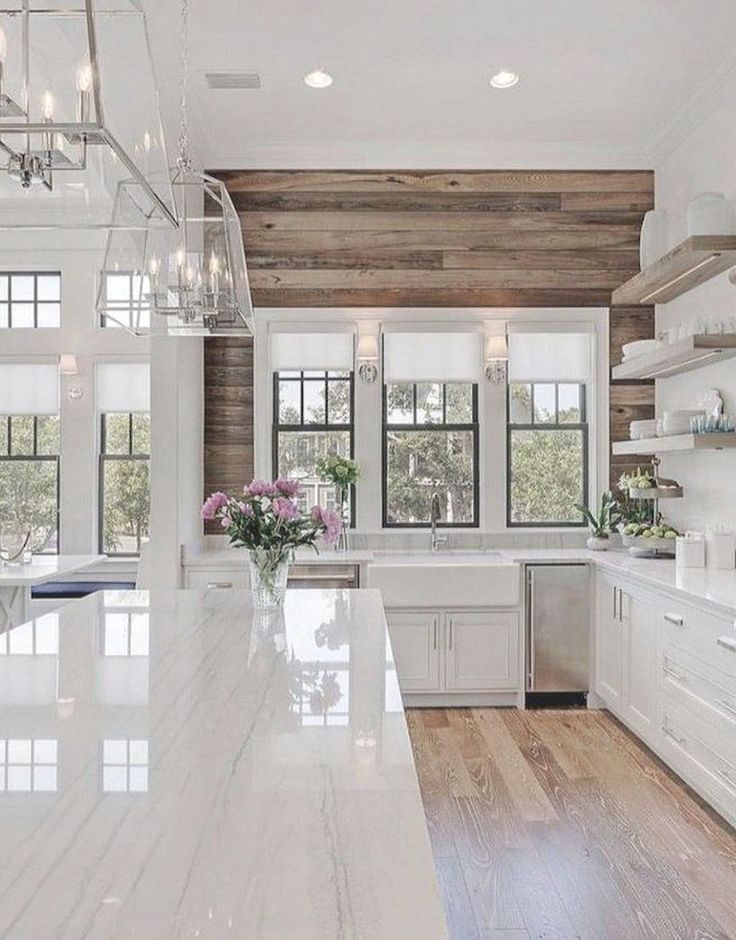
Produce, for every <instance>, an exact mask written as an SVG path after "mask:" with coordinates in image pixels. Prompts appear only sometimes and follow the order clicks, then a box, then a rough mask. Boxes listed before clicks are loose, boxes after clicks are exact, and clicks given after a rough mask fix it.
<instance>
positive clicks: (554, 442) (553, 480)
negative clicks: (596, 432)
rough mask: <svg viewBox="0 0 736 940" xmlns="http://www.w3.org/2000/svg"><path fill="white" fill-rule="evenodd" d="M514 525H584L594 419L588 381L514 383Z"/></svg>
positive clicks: (510, 507) (510, 449)
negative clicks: (581, 507) (587, 395)
mask: <svg viewBox="0 0 736 940" xmlns="http://www.w3.org/2000/svg"><path fill="white" fill-rule="evenodd" d="M507 455H508V493H507V516H508V520H507V521H508V525H509V526H584V525H585V520H584V519H582V517H581V515H580V512H579V511H578V510H577V509H576V508H575V505H576V504H577V503H585V502H587V493H588V424H587V416H586V402H585V386H584V385H582V384H578V383H549V382H530V383H512V384H510V385H509V390H508V445H507Z"/></svg>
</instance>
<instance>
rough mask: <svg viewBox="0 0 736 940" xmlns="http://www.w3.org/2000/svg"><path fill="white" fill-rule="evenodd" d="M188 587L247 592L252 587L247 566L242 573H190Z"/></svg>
mask: <svg viewBox="0 0 736 940" xmlns="http://www.w3.org/2000/svg"><path fill="white" fill-rule="evenodd" d="M187 587H190V588H204V589H209V590H215V589H217V588H236V589H238V590H247V589H248V588H249V587H250V578H249V577H248V572H247V570H246V568H245V566H243V569H242V571H232V570H231V571H202V570H200V571H190V572H189V573H188V574H187Z"/></svg>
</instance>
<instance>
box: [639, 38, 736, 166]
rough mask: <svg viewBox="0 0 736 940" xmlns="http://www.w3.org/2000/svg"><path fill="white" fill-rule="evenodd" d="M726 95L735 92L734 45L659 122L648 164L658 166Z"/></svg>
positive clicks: (735, 53) (735, 51) (735, 58)
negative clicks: (712, 69) (698, 84)
mask: <svg viewBox="0 0 736 940" xmlns="http://www.w3.org/2000/svg"><path fill="white" fill-rule="evenodd" d="M729 95H734V96H736V49H734V51H733V52H732V53H731V54H730V55H728V56H726V57H725V58H724V59H722V60H721V61H720V63H719V64H718V66H717V68H716V69H715V70H714V71H713V72H712V73H711V74H710V76H709V77H708V78H707V79H706V80H705V82H703V84H702V85H701V86H700V87H699V88H697V89H696V90H695V91H694V92H693V93H692V94H691V95H690V96H689V97H686V98H685V99H684V101H683V102H682V103H681V104H680V105H679V106H678V107H677V108H676V109H675V110H674V111H673V112H672V113H671V114H670V115H669V116H668V117H666V118H665V119H664V120H663V121H662V122H661V123H660V124H659V127H658V128H657V130H656V131H655V133H654V135H653V138H652V142H651V144H650V147H649V162H650V163H651V165H652V166H654V167H655V168H656V167H658V166H660V165H661V164H662V163H663V162H664V161H665V160H666V159H667V157H668V156H669V155H670V154H671V153H672V151H673V150H675V149H676V148H677V147H678V146H679V144H681V143H682V142H683V141H684V140H685V139H686V138H687V137H688V136H689V135H690V134H691V133H692V132H693V131H694V130H695V129H696V128H697V127H699V126H700V125H701V124H702V123H703V121H705V119H706V118H707V117H708V116H709V115H710V114H712V113H713V111H715V109H716V108H717V107H718V106H719V105H720V104H721V103H722V102H723V101H724V100H725V99H726V98H727V97H728V96H729Z"/></svg>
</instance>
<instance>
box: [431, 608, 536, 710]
mask: <svg viewBox="0 0 736 940" xmlns="http://www.w3.org/2000/svg"><path fill="white" fill-rule="evenodd" d="M518 681H519V630H518V618H517V615H516V614H513V613H496V612H493V611H478V612H475V611H459V610H457V611H447V613H446V614H445V688H446V689H453V690H464V691H473V692H481V691H486V690H488V689H492V690H497V689H515V688H516V687H517V685H518Z"/></svg>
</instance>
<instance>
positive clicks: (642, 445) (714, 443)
mask: <svg viewBox="0 0 736 940" xmlns="http://www.w3.org/2000/svg"><path fill="white" fill-rule="evenodd" d="M731 447H736V433H734V432H730V433H727V432H723V433H716V434H674V435H672V436H671V437H649V438H646V439H645V440H643V441H617V442H616V443H614V445H613V453H614V455H615V456H625V455H627V454H632V455H634V454H663V453H671V452H672V451H678V450H726V449H728V448H731Z"/></svg>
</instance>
